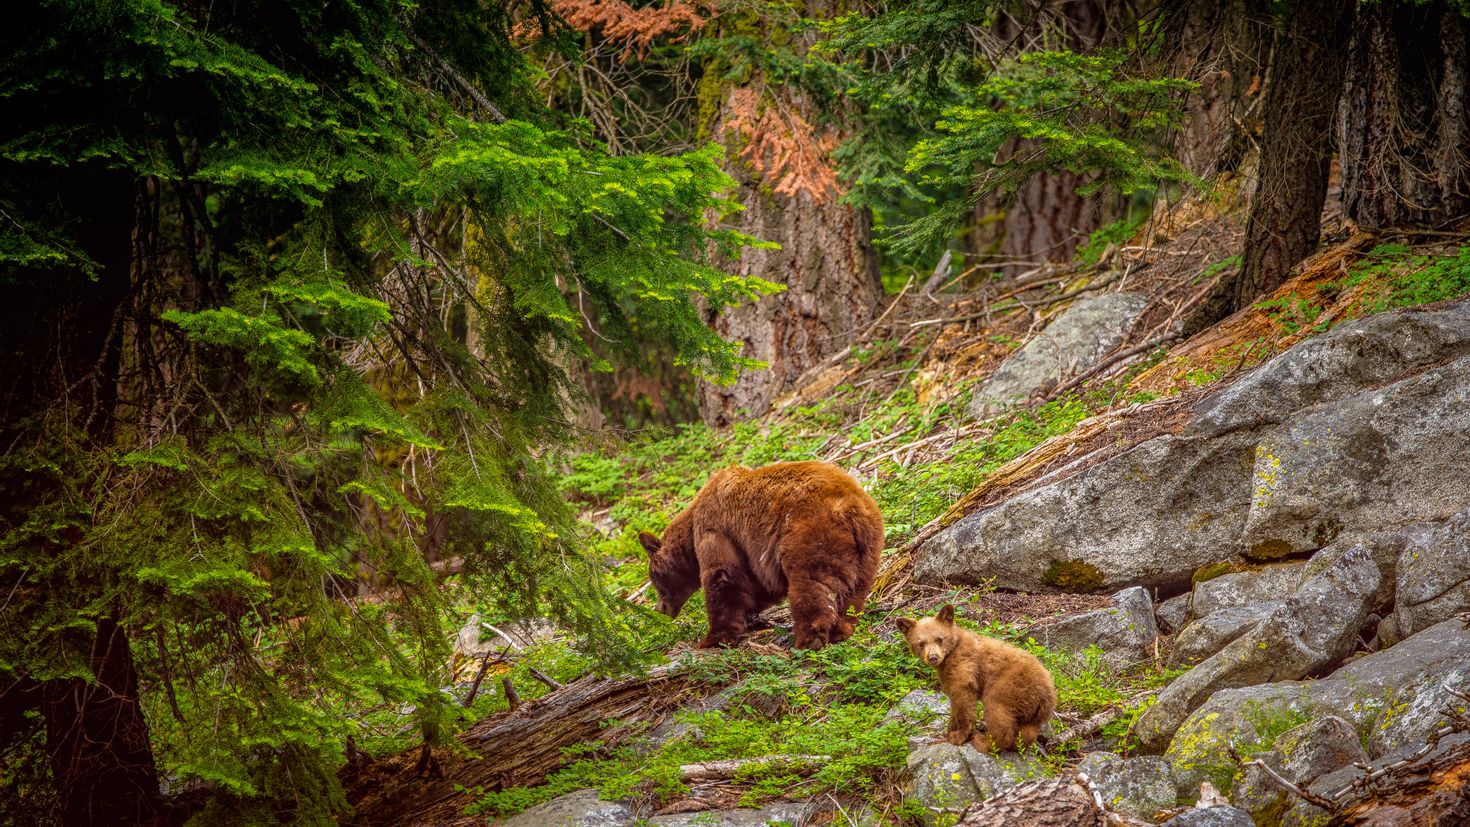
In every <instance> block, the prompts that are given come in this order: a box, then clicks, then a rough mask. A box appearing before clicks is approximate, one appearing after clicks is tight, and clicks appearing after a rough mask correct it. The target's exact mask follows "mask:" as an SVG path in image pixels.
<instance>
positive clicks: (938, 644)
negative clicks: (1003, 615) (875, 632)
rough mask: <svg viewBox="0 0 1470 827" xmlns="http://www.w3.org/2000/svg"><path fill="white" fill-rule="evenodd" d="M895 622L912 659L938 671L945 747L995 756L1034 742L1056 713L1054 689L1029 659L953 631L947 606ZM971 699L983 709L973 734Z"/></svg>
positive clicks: (1001, 644) (1004, 646)
mask: <svg viewBox="0 0 1470 827" xmlns="http://www.w3.org/2000/svg"><path fill="white" fill-rule="evenodd" d="M897 623H898V628H899V630H900V631H902V632H903V636H904V638H906V639H907V640H908V644H909V648H910V649H912V650H913V652H914V654H915V655H918V656H919V659H920V660H922V661H924V662H925V663H927V664H929V665H930V666H933V667H934V668H935V669H936V670H937V671H938V672H939V688H940V689H942V690H944V694H945V695H947V696H949V731H948V733H947V736H946V737H947V738H948V739H949V742H950V743H951V744H955V745H956V746H958V745H960V744H963V743H965V742H966V741H972V742H973V743H974V744H975V749H978V750H980V751H981V752H990V751H991V748H992V747H993V748H994V749H995V751H996V752H1000V751H1002V750H1009V749H1023V748H1025V747H1029V746H1031V745H1032V744H1034V743H1036V737H1037V735H1039V734H1040V733H1041V726H1042V724H1045V723H1046V722H1047V719H1049V718H1051V714H1052V712H1054V711H1055V710H1056V708H1057V688H1056V685H1055V684H1054V683H1053V682H1052V678H1051V673H1050V672H1048V671H1046V667H1045V666H1042V665H1041V661H1039V660H1037V659H1036V656H1035V655H1033V654H1031V653H1030V652H1027V651H1025V650H1023V649H1018V648H1016V647H1015V646H1012V645H1010V644H1009V643H1005V642H1002V641H999V640H995V639H994V638H988V637H985V636H983V635H977V634H975V633H974V632H972V631H970V630H969V629H963V628H961V627H959V626H956V625H955V622H954V607H953V606H945V607H943V608H941V609H940V610H939V614H938V615H936V616H934V617H926V618H923V619H921V620H910V619H909V618H906V617H901V618H899V619H898V621H897ZM977 700H978V701H980V702H982V703H984V704H985V732H984V733H979V732H975V731H974V729H975V701H977ZM1018 740H1019V741H1020V744H1019V746H1018V745H1017V741H1018Z"/></svg>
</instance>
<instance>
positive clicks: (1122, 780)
mask: <svg viewBox="0 0 1470 827" xmlns="http://www.w3.org/2000/svg"><path fill="white" fill-rule="evenodd" d="M1077 770H1078V771H1079V772H1082V773H1085V774H1086V775H1087V777H1088V779H1089V780H1091V781H1092V784H1093V786H1094V787H1096V788H1097V792H1098V795H1099V796H1101V797H1102V801H1103V804H1104V805H1105V806H1107V808H1108V809H1110V810H1113V811H1115V812H1119V813H1123V814H1125V815H1130V816H1134V817H1136V818H1142V819H1152V817H1153V815H1154V813H1157V812H1158V811H1160V810H1164V809H1168V808H1169V807H1173V806H1174V804H1175V801H1176V800H1177V799H1176V793H1175V791H1174V771H1173V768H1171V767H1170V766H1169V762H1167V761H1165V760H1164V759H1162V758H1159V757H1158V756H1154V755H1143V756H1139V757H1137V758H1124V757H1122V756H1120V755H1117V754H1115V753H1111V752H1093V753H1089V754H1088V755H1087V756H1086V757H1085V758H1083V759H1082V763H1081V764H1080V765H1078V767H1077Z"/></svg>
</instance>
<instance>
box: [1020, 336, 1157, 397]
mask: <svg viewBox="0 0 1470 827" xmlns="http://www.w3.org/2000/svg"><path fill="white" fill-rule="evenodd" d="M1181 338H1183V334H1182V333H1168V334H1165V335H1163V336H1160V337H1158V338H1157V339H1152V340H1150V341H1147V342H1144V343H1143V344H1141V345H1136V346H1134V347H1130V348H1128V349H1127V350H1125V351H1122V352H1121V353H1116V354H1114V355H1112V356H1109V357H1108V358H1106V359H1104V360H1102V361H1101V362H1098V363H1097V364H1096V365H1093V366H1092V367H1090V368H1088V369H1087V370H1085V371H1083V372H1082V373H1079V374H1078V375H1076V376H1074V377H1072V378H1071V379H1068V380H1067V381H1066V382H1063V383H1062V384H1060V385H1058V386H1057V387H1056V389H1055V390H1053V391H1052V392H1051V393H1050V394H1048V401H1049V400H1050V399H1056V398H1057V397H1059V396H1061V395H1062V394H1064V393H1066V392H1067V391H1070V390H1073V389H1075V388H1078V387H1080V386H1081V385H1082V384H1083V383H1084V382H1086V381H1087V380H1089V379H1092V378H1093V377H1095V376H1097V375H1099V374H1101V373H1102V372H1104V371H1106V370H1107V369H1108V368H1110V367H1112V366H1113V365H1116V364H1118V363H1119V362H1122V361H1124V360H1126V359H1131V358H1133V357H1134V356H1137V355H1139V354H1140V353H1148V352H1149V351H1151V350H1153V349H1154V348H1157V347H1161V346H1163V345H1166V344H1168V343H1170V342H1172V341H1174V340H1176V339H1181Z"/></svg>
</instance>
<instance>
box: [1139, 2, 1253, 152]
mask: <svg viewBox="0 0 1470 827" xmlns="http://www.w3.org/2000/svg"><path fill="white" fill-rule="evenodd" d="M1271 31H1272V29H1271V15H1270V8H1269V4H1268V3H1267V2H1266V0H1222V2H1219V3H1200V2H1195V0H1171V1H1170V2H1168V3H1166V4H1165V5H1164V7H1163V32H1162V35H1161V38H1160V42H1161V43H1162V44H1163V47H1164V48H1165V49H1167V50H1168V60H1167V66H1168V73H1169V74H1170V75H1172V76H1174V77H1182V78H1186V79H1188V80H1192V81H1194V82H1196V83H1198V84H1199V89H1198V90H1197V91H1195V92H1191V93H1190V94H1188V95H1187V96H1185V99H1184V101H1183V103H1184V110H1185V122H1184V128H1183V129H1182V130H1181V131H1180V133H1179V135H1178V137H1177V138H1176V141H1175V148H1174V151H1175V155H1176V157H1177V158H1178V159H1179V161H1180V163H1182V164H1184V166H1185V168H1186V169H1188V170H1189V171H1190V172H1192V173H1194V174H1195V175H1198V176H1200V177H1202V178H1203V177H1206V176H1210V175H1214V174H1215V173H1217V172H1224V171H1229V170H1234V169H1236V168H1237V167H1238V166H1239V165H1240V162H1241V160H1242V159H1243V158H1244V157H1245V155H1246V154H1247V152H1248V151H1249V149H1250V145H1251V143H1252V142H1253V141H1254V139H1255V135H1254V133H1255V131H1256V129H1257V127H1258V124H1259V121H1260V115H1261V112H1260V110H1261V106H1260V101H1261V100H1262V98H1263V96H1264V92H1265V75H1266V67H1267V65H1268V63H1269V61H1270V57H1271Z"/></svg>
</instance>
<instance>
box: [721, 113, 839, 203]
mask: <svg viewBox="0 0 1470 827" xmlns="http://www.w3.org/2000/svg"><path fill="white" fill-rule="evenodd" d="M800 108H801V107H800V105H799V104H798V103H797V102H793V101H789V100H782V99H781V98H780V97H775V98H767V99H764V100H763V99H762V96H761V95H760V94H759V92H757V90H756V89H754V88H752V87H741V88H738V89H733V90H731V91H730V100H729V105H728V106H727V107H726V110H725V115H724V119H723V120H722V122H721V124H720V131H721V132H722V133H725V134H730V135H734V136H738V137H739V138H741V139H743V140H744V141H745V146H744V147H743V148H742V149H741V150H740V158H741V160H743V161H745V162H746V163H748V164H750V166H751V168H752V169H754V170H755V171H756V173H758V174H759V175H760V176H761V177H763V178H765V179H766V180H767V181H769V182H770V183H771V186H772V187H773V188H774V189H775V191H776V193H777V194H780V195H786V196H790V197H795V196H796V195H797V194H798V193H800V192H803V191H804V192H807V193H809V194H810V195H811V196H812V197H813V198H815V199H816V200H817V201H826V200H828V199H829V198H832V197H834V196H840V195H841V194H842V185H841V184H840V183H838V181H837V170H836V169H835V168H834V167H833V166H832V164H831V163H830V161H829V159H828V153H830V152H831V151H832V150H834V149H836V148H837V144H838V143H840V139H839V138H838V137H837V135H836V134H835V133H832V132H822V133H820V134H819V133H818V132H817V130H816V129H815V128H814V127H813V126H812V125H811V123H810V122H809V121H808V120H807V119H806V118H805V117H804V116H803V115H802V113H801V111H800Z"/></svg>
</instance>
